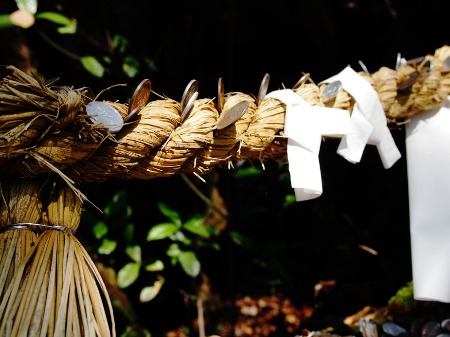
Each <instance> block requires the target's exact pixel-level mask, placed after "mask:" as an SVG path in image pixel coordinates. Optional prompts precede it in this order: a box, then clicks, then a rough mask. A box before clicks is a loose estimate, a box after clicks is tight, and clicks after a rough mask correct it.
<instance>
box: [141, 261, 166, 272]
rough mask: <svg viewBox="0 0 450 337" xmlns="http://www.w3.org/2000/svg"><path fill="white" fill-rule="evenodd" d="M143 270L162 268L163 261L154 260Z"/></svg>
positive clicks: (158, 269)
mask: <svg viewBox="0 0 450 337" xmlns="http://www.w3.org/2000/svg"><path fill="white" fill-rule="evenodd" d="M145 270H147V271H161V270H164V263H163V262H162V261H161V260H156V261H155V262H153V263H150V264H148V265H146V266H145Z"/></svg>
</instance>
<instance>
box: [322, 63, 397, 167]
mask: <svg viewBox="0 0 450 337" xmlns="http://www.w3.org/2000/svg"><path fill="white" fill-rule="evenodd" d="M333 81H341V82H342V86H343V88H344V89H345V90H346V91H347V92H348V93H349V94H350V95H352V97H353V98H354V99H355V101H356V104H355V106H354V109H353V111H352V116H351V122H352V128H353V132H351V133H350V134H347V135H345V136H344V137H342V140H341V143H340V144H339V147H338V150H337V153H338V154H340V155H341V156H343V157H344V158H345V159H347V160H348V161H350V162H351V163H359V162H360V160H361V157H362V154H363V151H364V148H365V146H366V144H370V145H375V146H376V147H377V150H378V153H379V154H380V158H381V161H382V163H383V166H384V168H390V167H391V166H392V165H394V164H395V162H396V161H397V160H398V159H400V158H401V154H400V151H399V150H398V148H397V146H396V145H395V142H394V139H393V138H392V135H391V132H390V131H389V128H388V127H387V120H386V115H385V113H384V110H383V107H382V105H381V102H380V99H379V97H378V94H377V92H376V91H375V90H374V89H373V88H372V86H371V85H370V83H369V82H367V81H366V80H365V79H364V78H363V77H361V76H360V75H359V74H358V73H357V72H355V71H354V70H353V69H352V68H351V67H349V66H348V67H346V68H345V69H344V70H342V71H341V72H340V73H339V74H337V75H335V76H332V77H330V78H329V79H327V80H325V81H323V83H329V82H333Z"/></svg>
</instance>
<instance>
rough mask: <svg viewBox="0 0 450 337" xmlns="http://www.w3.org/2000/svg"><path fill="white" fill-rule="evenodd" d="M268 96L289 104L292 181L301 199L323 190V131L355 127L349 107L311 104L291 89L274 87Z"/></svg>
mask: <svg viewBox="0 0 450 337" xmlns="http://www.w3.org/2000/svg"><path fill="white" fill-rule="evenodd" d="M266 97H273V98H277V99H279V100H280V101H282V102H283V103H284V104H286V117H285V125H284V133H285V135H286V136H287V137H288V145H287V155H288V161H289V172H290V174H291V184H292V187H293V188H294V191H295V196H296V199H297V201H304V200H309V199H314V198H317V197H319V196H320V195H321V194H322V177H321V172H320V164H319V156H318V154H319V151H320V143H321V141H322V135H334V136H339V137H340V136H342V135H343V134H346V133H348V132H350V131H351V127H350V115H349V113H348V111H346V110H341V109H332V108H325V107H317V106H311V105H309V104H308V103H307V102H305V101H304V100H303V99H302V98H301V97H300V96H299V95H297V94H296V93H295V92H294V91H292V90H291V89H283V90H277V91H273V92H271V93H269V94H267V95H266Z"/></svg>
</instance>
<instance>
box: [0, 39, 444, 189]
mask: <svg viewBox="0 0 450 337" xmlns="http://www.w3.org/2000/svg"><path fill="white" fill-rule="evenodd" d="M449 57H450V48H449V47H448V46H444V47H442V48H439V49H437V50H436V51H435V53H434V54H433V55H427V56H425V57H424V58H423V59H422V60H421V61H420V62H410V63H404V64H401V65H399V66H398V67H397V68H396V69H395V70H394V69H389V68H387V67H381V68H380V69H379V70H378V71H377V72H375V73H373V74H369V73H366V72H360V73H359V74H360V75H361V76H362V77H363V78H364V79H366V80H367V81H368V82H369V83H370V84H371V85H372V87H373V88H374V89H375V90H376V92H377V93H378V96H379V98H380V101H381V103H382V106H383V109H384V111H385V113H386V117H387V120H388V123H397V124H400V123H404V122H407V120H408V119H409V118H410V117H411V116H413V115H415V114H417V113H420V112H421V111H424V110H428V109H431V108H435V107H438V106H440V105H441V104H442V102H443V100H444V99H445V98H446V97H447V96H448V95H449V93H450V71H449V67H448V65H447V63H446V61H448V58H449ZM7 71H9V74H8V75H7V76H5V77H4V78H3V80H2V81H1V82H0V123H1V124H0V173H1V174H2V175H6V176H37V175H41V174H46V173H50V172H51V171H52V167H53V168H55V169H57V170H58V171H60V172H62V173H63V174H64V175H66V176H67V177H68V178H70V179H72V180H74V181H76V182H78V183H91V182H102V181H106V180H108V179H112V178H119V179H131V178H137V179H151V178H156V177H167V176H171V175H173V174H176V173H195V174H198V175H201V174H205V173H207V172H209V171H210V170H211V169H212V168H214V167H215V166H218V165H224V164H228V165H229V164H230V163H232V162H233V161H236V160H241V159H259V160H261V161H264V160H267V159H274V160H279V159H280V158H283V157H284V155H285V153H286V139H285V138H284V136H283V128H284V117H285V112H286V107H285V105H284V104H283V103H282V102H281V101H279V100H277V99H274V98H267V99H263V100H262V101H261V102H259V104H258V103H257V100H256V99H255V98H254V97H253V96H251V95H248V94H244V93H239V92H232V93H227V94H226V95H225V97H224V101H225V104H224V107H223V108H222V109H218V107H217V104H216V103H214V102H213V100H211V99H206V98H201V99H197V100H196V101H195V103H194V106H193V108H192V111H191V112H190V113H189V115H188V116H187V117H186V118H184V119H183V120H182V118H181V115H182V111H181V103H179V102H177V101H175V100H172V99H169V98H164V99H157V100H153V101H151V102H150V103H148V104H147V105H145V106H144V107H142V108H141V109H140V111H139V113H138V114H136V115H135V116H134V117H133V118H131V119H130V120H127V121H126V123H125V125H124V127H123V128H122V129H121V130H120V131H119V132H117V133H111V132H110V131H109V130H108V128H106V127H105V126H103V125H98V124H94V123H92V121H90V120H89V117H90V116H88V115H87V114H86V104H87V103H88V102H89V101H90V100H91V99H92V98H91V97H92V95H89V90H88V89H87V88H82V89H77V90H75V89H72V88H68V87H56V88H53V87H52V88H50V87H47V86H46V85H45V82H44V81H43V80H42V79H41V78H40V77H39V76H38V75H37V74H34V75H33V76H28V75H26V74H24V73H23V72H21V71H20V70H18V69H16V68H14V67H12V66H9V67H7ZM325 88H326V84H319V85H316V84H314V83H312V81H308V80H307V78H305V79H304V80H302V81H301V82H299V83H298V84H297V85H296V86H294V88H293V89H292V90H293V91H294V92H295V93H297V94H298V95H299V96H300V97H302V98H303V99H304V100H305V101H307V102H308V103H309V104H311V105H317V106H327V107H333V108H339V109H346V110H348V111H349V112H351V111H352V109H353V106H354V104H355V100H354V99H353V98H352V97H351V95H350V94H349V93H347V92H346V91H345V90H341V91H339V92H338V94H337V95H336V97H334V98H333V99H331V100H324V99H323V98H322V93H323V91H324V89H325ZM242 101H247V102H248V103H249V106H248V109H247V111H246V112H245V113H244V114H243V116H242V117H241V118H239V119H238V120H237V121H236V122H235V123H233V124H231V125H230V126H228V127H225V128H223V129H221V130H217V129H216V125H217V120H218V118H219V116H220V114H219V110H221V111H222V113H223V111H226V110H228V109H230V108H231V107H232V106H234V105H236V104H237V103H239V102H242ZM105 103H107V104H108V105H110V106H112V107H113V108H114V109H116V110H117V111H118V112H119V113H120V115H121V116H122V118H124V119H127V115H128V105H127V104H122V103H117V102H105ZM48 163H50V164H51V165H48Z"/></svg>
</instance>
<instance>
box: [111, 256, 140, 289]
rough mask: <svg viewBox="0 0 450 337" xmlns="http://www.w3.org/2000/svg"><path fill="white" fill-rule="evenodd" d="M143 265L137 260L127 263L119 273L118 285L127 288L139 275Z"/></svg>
mask: <svg viewBox="0 0 450 337" xmlns="http://www.w3.org/2000/svg"><path fill="white" fill-rule="evenodd" d="M140 267H141V265H140V264H139V263H136V262H130V263H127V264H126V265H125V266H123V267H122V268H121V269H120V270H119V272H118V273H117V285H118V286H119V288H126V287H128V286H130V285H131V284H133V282H134V281H136V280H137V278H138V276H139V269H140Z"/></svg>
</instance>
